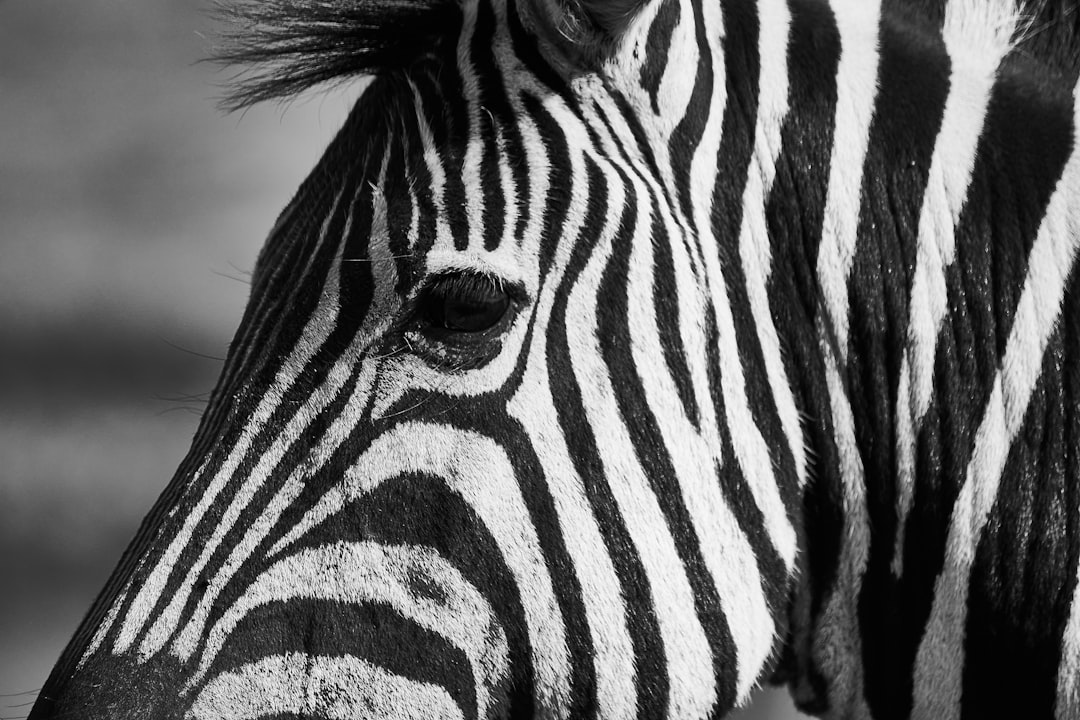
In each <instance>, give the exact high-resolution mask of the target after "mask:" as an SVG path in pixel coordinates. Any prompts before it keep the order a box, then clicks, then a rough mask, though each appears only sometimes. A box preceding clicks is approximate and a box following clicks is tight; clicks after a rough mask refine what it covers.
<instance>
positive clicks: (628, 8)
mask: <svg viewBox="0 0 1080 720" xmlns="http://www.w3.org/2000/svg"><path fill="white" fill-rule="evenodd" d="M649 1H650V0H519V7H520V9H521V11H522V16H523V18H524V20H525V22H526V24H527V25H528V26H530V28H531V29H532V31H533V33H534V34H535V35H536V36H537V37H538V38H539V39H540V40H541V41H542V42H545V43H547V44H548V45H550V46H551V47H552V48H554V49H556V50H557V51H558V52H559V53H560V54H561V55H562V56H564V57H565V58H566V59H568V60H570V61H571V62H573V63H575V64H580V63H581V62H583V61H584V62H590V61H596V60H601V59H603V58H604V57H605V56H606V55H607V54H608V53H609V52H610V51H611V49H612V48H613V47H614V46H615V44H616V43H617V42H618V40H619V39H620V38H621V37H622V35H623V34H624V33H625V32H626V30H627V28H629V27H630V24H631V23H633V21H634V18H636V17H637V16H638V14H639V13H640V12H641V11H642V9H644V7H645V6H646V5H647V4H648V3H649Z"/></svg>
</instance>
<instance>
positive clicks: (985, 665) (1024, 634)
mask: <svg viewBox="0 0 1080 720" xmlns="http://www.w3.org/2000/svg"><path fill="white" fill-rule="evenodd" d="M1078 357H1080V273H1078V272H1077V271H1076V268H1075V265H1074V268H1073V272H1072V281H1071V283H1070V285H1069V288H1068V293H1067V295H1066V298H1065V304H1064V306H1063V307H1062V317H1061V322H1060V324H1059V326H1058V329H1057V331H1056V332H1055V333H1054V335H1053V336H1052V337H1051V339H1050V342H1049V344H1048V346H1047V350H1046V354H1045V355H1044V356H1043V360H1042V371H1041V376H1040V378H1039V381H1038V383H1037V385H1036V387H1035V391H1034V393H1033V394H1032V396H1031V400H1030V403H1029V405H1028V408H1027V412H1026V413H1025V416H1024V422H1023V424H1022V426H1021V428H1020V432H1019V434H1018V436H1017V438H1016V440H1015V441H1014V442H1013V445H1012V447H1011V449H1010V451H1009V456H1008V459H1007V461H1006V464H1005V467H1004V470H1003V472H1002V477H1001V485H1000V487H999V489H998V495H997V499H996V500H995V502H994V507H993V509H992V510H991V512H990V515H989V517H988V518H987V525H986V529H985V530H984V531H983V535H982V537H981V539H980V540H979V544H978V547H977V550H976V554H975V562H974V564H973V565H972V568H971V584H970V589H969V596H968V597H969V600H968V616H967V624H966V627H965V632H964V658H965V662H964V668H963V675H964V685H963V687H964V690H963V704H962V709H963V713H962V718H964V720H968V719H970V718H978V717H991V716H1001V715H1003V714H1015V715H1016V717H1021V716H1022V717H1052V715H1053V711H1054V704H1055V701H1056V693H1057V672H1058V663H1059V662H1060V661H1061V650H1062V642H1063V638H1064V636H1065V629H1066V626H1067V624H1068V620H1069V611H1070V609H1071V604H1072V599H1073V593H1074V592H1075V591H1076V568H1077V563H1078V561H1080V486H1078V483H1077V478H1080V367H1078V366H1077V363H1076V358H1078ZM1018 690H1020V691H1019V692H1018Z"/></svg>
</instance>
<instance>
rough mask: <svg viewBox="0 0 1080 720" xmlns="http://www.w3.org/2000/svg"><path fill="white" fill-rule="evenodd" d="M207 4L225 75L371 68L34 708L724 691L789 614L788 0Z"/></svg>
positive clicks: (361, 705) (496, 707)
mask: <svg viewBox="0 0 1080 720" xmlns="http://www.w3.org/2000/svg"><path fill="white" fill-rule="evenodd" d="M231 12H232V13H234V15H235V16H236V17H237V18H239V19H240V20H241V21H242V22H241V24H240V25H239V26H238V27H239V28H240V29H239V30H238V34H237V35H236V36H235V37H233V38H232V39H233V40H234V41H236V43H235V44H233V45H231V46H230V47H231V48H232V49H230V50H226V57H227V58H228V59H233V60H242V61H253V62H254V63H255V64H256V67H257V68H261V70H262V71H263V72H262V74H259V73H258V72H257V73H256V74H255V75H254V76H252V77H253V79H252V80H251V82H250V83H249V84H246V85H242V86H241V89H240V95H239V101H240V102H241V103H247V102H250V101H254V100H261V99H265V98H269V97H274V96H280V95H286V94H291V93H293V92H296V91H299V90H301V89H303V88H304V87H306V86H308V85H310V84H312V83H313V82H316V81H323V80H332V79H336V78H339V77H344V76H346V75H354V74H367V75H371V76H372V80H371V82H370V84H369V85H367V87H366V89H365V90H364V91H363V94H362V96H361V97H360V99H359V101H358V103H357V105H356V107H355V109H354V110H353V112H352V113H351V115H350V117H349V118H348V120H347V121H346V123H345V126H344V127H343V128H342V130H341V131H340V133H339V135H338V136H337V137H336V139H335V140H334V141H333V143H332V144H331V146H330V147H329V149H328V150H327V151H326V154H325V155H324V157H323V158H322V160H321V161H320V162H319V164H318V166H317V167H316V168H315V169H314V171H313V172H312V174H311V175H310V177H309V178H308V179H307V180H306V181H305V182H304V184H303V185H302V186H301V188H300V190H299V191H298V193H297V195H296V197H295V199H294V200H293V201H292V202H291V203H290V204H289V206H288V207H287V208H286V209H285V210H284V212H283V213H282V215H281V217H280V219H279V220H278V222H277V224H276V226H275V227H274V229H273V230H272V232H271V233H270V237H269V239H268V241H267V244H266V246H265V248H264V249H263V251H262V253H261V256H260V258H259V260H258V264H257V267H256V270H255V273H254V277H253V283H252V294H251V298H250V301H249V304H248V307H247V310H246V314H245V316H244V319H243V322H242V324H241V327H240V329H239V330H238V332H237V335H236V337H235V339H234V341H233V343H232V345H231V347H230V351H229V357H228V360H227V362H226V365H225V368H224V371H223V374H222V376H221V378H220V380H219V383H218V386H217V388H216V391H215V393H214V396H213V400H212V402H211V403H210V405H209V407H208V408H207V411H206V414H205V416H204V417H203V420H202V423H201V426H200V428H199V431H198V434H197V436H196V438H195V440H194V443H193V446H192V448H191V450H190V453H189V454H188V456H187V458H186V459H185V461H184V462H183V464H182V466H181V467H180V469H179V471H178V473H177V475H176V476H175V479H174V480H173V481H172V483H171V484H170V485H169V486H168V488H167V489H166V490H165V492H164V494H163V495H162V496H161V498H160V500H159V501H158V503H157V504H156V505H155V507H154V508H153V510H152V511H151V512H150V514H149V516H148V517H147V519H146V520H145V521H144V523H143V525H142V527H141V529H140V530H139V533H138V535H137V537H136V539H135V540H134V542H133V544H132V545H131V548H130V549H129V550H128V552H127V553H126V554H125V556H124V558H123V559H122V561H121V562H120V565H119V567H118V568H117V570H116V571H115V573H114V575H113V577H112V579H111V580H110V581H109V583H108V585H107V586H106V588H105V590H104V592H103V593H102V595H101V597H100V598H99V600H98V602H97V603H96V605H95V606H94V608H93V609H92V611H91V612H90V614H89V616H88V617H87V618H86V620H85V621H84V623H83V625H82V627H81V629H80V630H79V631H78V633H77V634H76V636H75V638H74V639H73V640H72V642H71V644H70V646H69V648H68V649H67V651H66V652H65V654H64V656H63V657H62V659H61V661H60V663H59V664H58V665H57V667H56V669H55V670H54V673H53V675H52V678H51V680H50V682H49V683H48V686H47V687H46V688H45V689H44V691H43V693H42V695H43V697H42V700H41V701H40V703H39V706H38V707H37V708H36V710H35V713H34V714H33V717H34V718H47V717H62V716H63V717H67V716H70V717H79V718H135V717H139V718H181V717H183V718H195V719H200V720H202V719H209V718H256V717H264V716H271V717H328V718H330V717H332V718H338V717H365V718H420V717H437V718H458V717H460V718H494V717H514V718H524V717H543V718H584V717H605V718H630V717H642V718H659V717H672V718H704V717H717V716H718V715H720V714H723V712H725V711H726V710H727V709H729V708H731V707H732V706H733V705H734V704H736V703H737V702H739V701H741V700H743V699H745V698H746V697H747V696H748V694H749V692H750V691H751V690H752V688H753V687H754V686H755V685H756V684H758V683H759V682H761V681H762V680H763V679H765V678H766V676H767V674H768V673H769V672H770V671H771V670H772V669H773V668H774V667H775V666H776V664H777V662H778V659H779V657H780V655H781V650H782V647H783V644H784V639H785V637H786V634H787V627H786V623H787V619H786V616H787V607H788V599H789V598H788V593H789V590H790V587H789V578H790V577H791V576H792V574H793V571H794V567H793V566H794V563H795V557H796V545H797V533H798V527H797V524H796V522H795V520H794V518H795V517H796V515H797V508H798V503H799V501H800V500H799V495H800V488H801V485H802V481H803V478H804V476H805V467H804V465H805V461H804V454H803V450H802V435H801V431H800V429H799V423H798V416H797V411H796V404H795V400H794V395H793V392H792V390H791V389H790V387H789V384H788V382H787V380H786V374H785V373H786V370H785V367H784V365H783V363H784V360H783V356H782V354H781V353H780V340H779V339H778V336H777V331H776V329H775V326H774V322H773V319H772V309H771V308H770V300H769V297H768V295H767V289H768V288H769V287H770V286H771V283H772V278H771V276H770V272H771V271H770V264H769V253H770V248H769V243H768V234H767V232H766V229H765V221H764V218H765V215H764V212H765V205H766V203H765V196H766V193H767V192H768V186H769V184H771V182H772V174H773V165H774V163H775V155H776V152H777V150H778V147H779V143H778V140H779V136H778V133H779V125H775V126H770V125H769V124H768V121H767V119H768V114H767V111H768V112H772V111H773V110H775V108H773V107H768V104H769V103H773V104H777V103H784V102H786V95H785V94H784V92H783V89H782V88H780V92H773V90H775V88H771V89H766V88H765V86H764V82H763V83H762V92H761V93H760V94H759V93H758V89H757V83H758V80H757V76H758V74H759V73H766V72H772V71H774V70H776V69H778V68H779V69H783V68H784V67H785V66H786V58H785V55H784V52H783V49H784V47H785V43H786V40H785V39H784V37H785V35H786V28H787V23H788V22H789V17H788V11H787V9H786V5H785V4H784V3H782V2H779V3H771V4H770V3H763V4H762V7H761V9H760V11H759V10H757V9H755V8H753V7H752V6H751V5H750V4H748V3H738V2H732V3H728V4H725V5H721V4H720V3H715V2H700V3H699V2H690V1H689V0H686V1H683V2H676V1H674V0H668V1H667V2H661V1H659V0H656V1H652V2H646V1H644V0H637V1H635V0H628V1H626V2H583V1H582V2H570V1H568V0H516V1H515V0H462V1H461V2H455V1H454V0H408V1H405V0H396V1H391V0H370V1H369V2H347V1H344V0H274V1H273V2H263V3H254V2H251V3H239V4H237V5H235V6H234V7H233V9H232V11H231ZM759 12H760V14H759ZM774 31H775V32H774ZM774 45H775V47H774ZM758 106H760V107H761V118H762V119H763V122H761V123H758V125H759V128H758V131H757V133H758V136H757V137H755V131H754V127H755V113H756V112H757V108H758ZM751 163H754V167H755V168H756V170H755V171H754V172H752V173H748V172H747V168H748V166H749V165H750V164H751ZM757 170H760V172H758V171H757ZM747 198H749V201H748V200H747ZM743 208H746V210H745V212H744V210H743ZM785 312H789V311H787V310H785ZM790 312H796V310H790Z"/></svg>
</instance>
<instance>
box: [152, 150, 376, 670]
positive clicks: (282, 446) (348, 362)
mask: <svg viewBox="0 0 1080 720" xmlns="http://www.w3.org/2000/svg"><path fill="white" fill-rule="evenodd" d="M387 155H388V154H387ZM383 169H384V170H385V159H384V164H383ZM357 193H358V195H359V194H360V191H359V190H358V191H357ZM374 196H375V198H376V199H373V202H374V203H376V204H377V203H378V201H377V198H378V197H380V196H381V194H380V193H378V192H375V193H374ZM355 204H356V199H355V198H354V200H353V202H352V203H351V204H350V206H349V215H348V218H347V220H346V222H345V227H344V229H343V231H342V236H341V238H338V239H337V241H338V249H337V252H336V254H335V256H334V261H333V263H332V264H331V267H330V270H329V275H328V276H327V279H326V286H325V288H324V289H323V293H322V295H321V296H320V298H319V305H318V307H317V308H316V310H315V313H314V314H313V315H312V317H311V319H310V320H309V321H308V325H307V326H306V327H305V330H307V329H308V328H311V327H312V325H315V326H317V329H316V330H314V331H313V334H314V332H318V333H319V334H320V337H318V339H317V340H314V339H313V338H309V337H306V333H305V337H302V338H301V339H300V344H301V345H302V344H304V343H305V342H311V343H312V346H313V347H314V348H318V347H319V346H321V345H322V343H323V342H325V339H326V337H327V336H329V334H330V332H331V331H332V329H333V328H334V326H335V325H336V320H337V312H338V310H339V303H340V299H339V294H340V284H341V260H342V254H343V252H344V248H345V238H348V237H349V235H350V232H351V230H352V223H353V213H354V210H355ZM382 216H383V224H384V226H385V212H384V213H382ZM377 219H378V218H377V216H376V217H375V220H377ZM374 227H376V229H378V228H377V226H374ZM383 230H384V232H383V233H382V235H383V239H384V242H385V235H386V233H385V227H384V228H383ZM324 306H328V307H331V308H333V315H332V316H331V317H329V318H328V317H327V315H326V311H324V310H323V308H324ZM369 317H370V313H369ZM376 320H378V318H376ZM384 322H385V320H384ZM369 337H370V335H369V334H366V333H363V332H361V333H358V338H360V339H365V338H369ZM313 340H314V341H313ZM352 357H353V356H351V355H349V354H346V355H343V356H342V358H339V360H338V362H336V363H335V364H334V366H333V367H332V368H331V369H330V372H329V373H328V374H327V376H326V379H325V380H324V381H323V383H322V384H321V385H320V386H319V388H318V389H317V390H316V391H314V392H312V393H311V394H310V395H309V396H308V398H307V400H306V401H305V402H304V404H303V406H301V408H300V409H299V410H298V411H297V412H296V414H295V415H293V416H292V417H291V418H289V421H288V422H287V423H286V425H285V428H284V429H283V430H282V431H281V432H280V433H278V435H277V436H276V437H275V439H274V442H273V443H272V444H271V446H270V447H269V449H267V451H266V452H265V453H263V455H262V456H261V457H260V458H259V461H258V463H256V465H255V467H254V468H253V469H252V471H251V474H250V475H249V476H248V477H247V478H246V479H245V480H244V482H243V484H242V485H241V486H240V487H239V489H237V491H236V494H235V495H233V497H232V500H231V501H230V502H229V505H228V507H227V508H226V509H225V511H224V512H223V513H222V516H221V518H220V519H219V520H218V521H217V522H216V523H215V524H214V530H213V533H212V534H211V535H210V538H209V539H207V540H205V541H203V542H202V543H201V544H202V550H201V552H200V553H199V557H198V558H197V559H196V560H195V562H194V563H193V564H192V565H191V566H189V567H188V569H187V573H186V575H185V577H184V580H183V582H182V583H181V584H180V587H179V588H178V589H177V590H176V592H175V593H174V594H173V596H172V598H171V599H170V600H169V604H168V605H167V606H166V607H165V609H164V610H162V611H161V613H160V615H158V618H157V620H156V621H155V622H154V624H153V625H152V626H151V628H150V630H149V631H148V632H147V633H146V635H145V637H144V638H143V641H142V643H141V644H140V646H139V654H140V656H141V657H143V658H147V657H150V656H151V655H153V654H154V653H156V652H158V651H159V650H160V649H161V648H163V647H164V646H165V644H166V643H167V642H168V641H169V638H170V637H172V635H173V633H174V632H175V631H176V628H177V624H178V623H179V622H180V617H181V613H182V611H183V608H184V606H185V605H186V604H187V602H188V600H189V598H190V597H191V591H192V589H193V588H194V587H195V583H196V581H197V580H198V579H199V576H200V575H201V574H202V571H203V568H205V567H206V564H207V563H208V562H209V561H210V558H211V557H212V556H213V554H214V552H215V551H216V550H217V549H218V547H220V545H221V543H222V541H223V540H224V539H225V536H226V534H228V532H229V531H230V530H232V529H233V527H234V526H235V525H236V522H237V520H239V518H240V515H241V514H242V513H243V512H244V510H245V509H247V507H248V505H249V504H250V502H251V500H252V498H253V497H254V496H255V494H256V493H257V492H258V491H259V489H261V488H262V486H263V485H264V484H265V483H266V481H267V479H268V478H269V477H270V476H271V475H272V474H273V472H274V470H275V469H276V468H277V467H278V465H279V464H280V463H281V461H282V459H283V458H284V457H285V454H286V453H287V452H288V450H289V449H290V448H291V447H292V446H293V445H294V444H296V442H297V441H298V440H300V439H301V438H303V436H304V433H305V431H306V429H307V427H308V426H309V425H310V424H311V423H312V422H313V421H314V420H315V418H316V417H318V415H319V414H320V413H321V412H322V411H323V410H324V409H326V407H327V406H328V405H329V404H330V403H331V402H332V401H333V399H334V398H335V397H337V395H338V393H339V392H340V391H341V389H342V387H343V386H344V385H345V382H346V381H347V380H348V379H349V376H350V374H351V372H352V366H353V364H354V362H355V361H354V360H353V359H352ZM287 366H288V363H286V367H287ZM297 374H299V370H297ZM226 470H231V472H230V475H232V474H233V473H235V470H236V468H235V467H231V466H223V467H222V469H221V470H220V471H219V473H218V477H221V476H222V473H224V472H225V471H226ZM217 479H218V478H215V482H216V481H217ZM298 492H299V488H296V489H295V491H294V495H295V494H296V493H298ZM276 499H277V500H279V501H281V500H285V498H280V497H279V498H276ZM288 501H291V499H289V500H288ZM274 510H275V509H273V508H272V509H271V511H272V512H274ZM283 510H284V507H281V508H278V509H276V513H280V512H281V511H283ZM265 530H267V531H268V530H269V528H265ZM212 600H213V597H210V598H209V599H208V598H206V597H204V598H203V600H202V604H203V605H204V608H203V613H202V615H201V616H200V617H196V618H195V621H196V622H200V621H201V620H202V619H203V618H204V616H205V614H206V613H207V612H208V611H209V602H211V601H212ZM194 634H195V630H193V631H192V633H191V635H192V637H191V640H192V641H194V642H197V638H195V637H194ZM190 645H192V642H186V643H181V645H180V652H182V653H183V652H185V650H184V648H185V647H187V646H190Z"/></svg>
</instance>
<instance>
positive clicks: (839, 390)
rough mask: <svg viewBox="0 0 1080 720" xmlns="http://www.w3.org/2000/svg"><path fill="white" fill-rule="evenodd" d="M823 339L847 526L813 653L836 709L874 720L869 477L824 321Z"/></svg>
mask: <svg viewBox="0 0 1080 720" xmlns="http://www.w3.org/2000/svg"><path fill="white" fill-rule="evenodd" d="M818 337H819V345H820V347H821V352H822V354H823V356H824V359H825V382H826V386H827V388H828V391H829V406H830V408H831V411H832V421H833V433H834V436H835V438H836V450H837V453H838V454H839V465H840V468H839V470H840V478H841V482H842V483H843V489H844V497H843V511H844V521H843V530H842V531H841V536H840V537H841V538H842V543H841V547H840V560H839V563H838V567H837V579H836V582H835V584H834V586H833V591H832V594H831V595H830V596H829V598H828V600H827V601H826V603H825V610H824V612H823V613H822V618H821V622H820V629H819V631H818V633H817V635H816V637H815V639H814V648H813V652H814V657H815V659H816V660H817V664H818V668H819V670H820V672H821V674H822V676H823V677H826V678H829V680H830V683H831V685H830V689H829V696H830V701H831V702H832V703H833V705H834V707H838V708H844V710H845V713H846V714H845V716H844V717H846V718H851V719H852V720H862V719H863V718H867V719H868V718H870V709H869V707H868V706H867V704H866V698H865V695H864V690H863V665H862V662H863V656H862V636H861V631H860V628H859V613H858V603H859V595H860V593H861V590H862V578H863V574H864V573H865V572H866V560H867V553H868V551H869V547H870V522H869V517H868V515H867V509H866V476H865V473H864V469H863V464H862V456H861V455H860V454H859V445H858V442H857V441H856V439H855V420H854V418H853V417H852V414H851V405H850V403H849V402H848V398H847V391H846V389H845V387H844V381H843V379H842V378H841V375H840V367H839V360H838V359H837V358H836V356H835V355H834V354H833V352H832V344H831V342H829V340H828V338H827V337H826V336H825V330H824V327H823V326H822V323H821V320H820V319H819V320H818Z"/></svg>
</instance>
